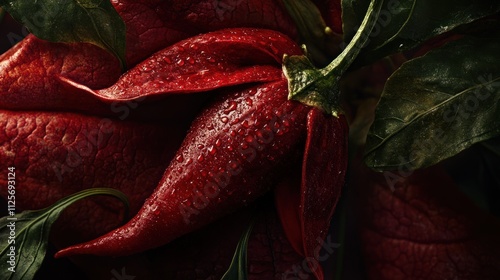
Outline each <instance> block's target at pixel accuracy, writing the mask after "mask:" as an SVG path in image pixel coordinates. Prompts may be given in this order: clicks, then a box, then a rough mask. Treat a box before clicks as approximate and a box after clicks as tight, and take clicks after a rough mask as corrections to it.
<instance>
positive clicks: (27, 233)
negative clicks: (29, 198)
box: [0, 188, 128, 280]
mask: <svg viewBox="0 0 500 280" xmlns="http://www.w3.org/2000/svg"><path fill="white" fill-rule="evenodd" d="M94 195H111V196H115V197H117V198H119V199H120V200H121V201H122V202H123V203H124V204H125V205H126V206H127V209H128V200H127V197H126V196H125V195H124V194H123V193H121V192H120V191H118V190H115V189H107V188H94V189H87V190H84V191H81V192H78V193H75V194H73V195H71V196H69V197H66V198H64V199H61V200H60V201H58V202H56V203H55V204H54V205H52V206H50V207H48V208H45V209H42V210H37V211H24V212H22V213H19V214H15V213H13V212H11V213H9V215H8V216H6V217H2V218H1V219H0V240H2V243H1V244H0V279H4V280H10V279H23V280H30V279H33V277H34V276H35V274H36V272H37V271H38V269H39V268H40V266H41V265H42V261H43V259H44V258H45V253H46V250H47V243H48V238H49V233H50V228H51V227H52V224H53V223H54V222H55V221H56V220H57V218H58V217H59V215H60V214H61V212H62V211H63V210H64V209H66V208H67V207H68V206H70V205H71V204H73V203H74V202H76V201H78V200H81V199H83V198H86V197H89V196H94ZM13 237H14V238H13ZM11 260H12V261H13V262H11V263H9V262H10V261H11Z"/></svg>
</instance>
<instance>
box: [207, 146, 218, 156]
mask: <svg viewBox="0 0 500 280" xmlns="http://www.w3.org/2000/svg"><path fill="white" fill-rule="evenodd" d="M208 152H209V153H210V154H211V155H214V154H215V153H216V152H217V149H216V148H215V147H214V146H211V147H209V148H208Z"/></svg>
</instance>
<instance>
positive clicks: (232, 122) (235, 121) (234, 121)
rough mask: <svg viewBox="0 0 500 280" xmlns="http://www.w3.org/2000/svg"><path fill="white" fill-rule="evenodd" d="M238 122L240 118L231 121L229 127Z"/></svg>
mask: <svg viewBox="0 0 500 280" xmlns="http://www.w3.org/2000/svg"><path fill="white" fill-rule="evenodd" d="M239 122H240V118H236V119H234V120H232V121H231V125H235V124H237V123H239Z"/></svg>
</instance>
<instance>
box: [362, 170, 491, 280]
mask: <svg viewBox="0 0 500 280" xmlns="http://www.w3.org/2000/svg"><path fill="white" fill-rule="evenodd" d="M358 171H361V172H363V173H357V175H356V176H354V177H353V178H355V184H354V185H355V186H356V190H357V192H358V193H359V195H360V197H361V200H360V204H359V207H360V209H361V210H362V211H361V214H362V222H361V224H362V235H361V236H362V240H363V249H364V253H365V258H366V259H365V260H366V261H365V262H366V265H367V269H368V274H369V276H370V279H498V275H500V222H499V221H498V219H496V218H494V217H492V216H490V215H489V214H488V213H486V212H485V211H483V210H481V209H479V208H478V207H476V206H475V205H474V204H473V203H472V201H471V200H470V199H469V198H467V197H466V196H465V195H464V194H463V193H461V192H460V191H459V190H458V188H457V187H456V185H455V183H454V182H453V180H452V179H451V178H450V177H449V176H448V175H447V174H446V172H445V171H444V169H442V167H440V166H436V167H431V168H429V169H425V170H418V171H415V172H414V173H413V174H411V176H409V177H405V178H404V180H403V181H401V182H399V183H397V184H396V185H395V187H394V192H392V191H391V188H390V187H389V185H388V184H387V181H386V179H385V177H384V175H383V174H377V173H374V172H372V171H369V170H366V169H364V170H363V169H361V170H358ZM359 174H365V175H366V176H364V177H362V176H360V175H359ZM392 174H396V175H398V173H397V172H395V173H392ZM398 176H399V175H398ZM391 178H394V177H391Z"/></svg>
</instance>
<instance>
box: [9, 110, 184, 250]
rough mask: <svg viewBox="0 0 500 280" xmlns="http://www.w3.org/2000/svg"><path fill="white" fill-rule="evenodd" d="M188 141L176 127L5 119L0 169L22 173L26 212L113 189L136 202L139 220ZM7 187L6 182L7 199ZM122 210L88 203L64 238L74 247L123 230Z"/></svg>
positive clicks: (70, 117)
mask: <svg viewBox="0 0 500 280" xmlns="http://www.w3.org/2000/svg"><path fill="white" fill-rule="evenodd" d="M183 134H184V132H183V129H182V128H176V127H175V126H173V125H170V126H169V127H168V128H166V127H165V126H152V125H144V124H139V123H133V122H122V121H111V120H109V119H100V118H95V117H87V116H82V115H78V114H71V113H40V112H29V111H19V112H13V111H0V158H1V159H2V160H1V162H0V167H1V168H3V169H4V170H6V169H7V168H8V167H10V166H14V167H16V178H17V179H16V180H17V182H16V183H17V189H16V207H17V208H18V209H19V210H25V209H40V208H44V207H47V206H50V205H51V204H53V203H55V202H56V201H57V200H59V199H61V198H63V197H65V196H68V195H70V194H72V193H74V192H77V191H79V190H82V189H87V188H92V187H111V188H119V189H120V190H121V191H123V192H124V193H125V194H126V195H127V196H128V197H129V199H130V203H131V204H130V207H131V211H132V212H134V213H135V212H137V210H138V209H139V207H140V206H141V205H142V202H143V201H144V199H145V198H146V197H147V196H148V195H149V194H150V193H151V191H152V190H153V189H154V187H155V186H156V184H157V182H158V180H159V179H160V178H161V174H162V173H163V171H164V169H165V166H166V165H167V163H168V161H169V160H170V158H172V156H173V153H172V150H174V149H175V148H176V147H178V145H179V144H180V141H181V139H182V136H183ZM5 180H6V178H0V183H1V186H0V190H1V195H2V196H3V197H6V196H7V189H6V188H7V187H6V186H7V182H5ZM122 210H123V205H120V203H119V202H117V201H116V200H112V199H111V200H108V199H105V200H97V199H94V200H86V201H85V202H84V203H83V204H80V206H78V207H76V206H75V207H73V208H72V209H70V210H68V211H66V212H65V214H64V215H63V216H62V217H61V220H62V221H66V222H68V221H72V222H70V223H64V222H61V223H60V225H61V228H60V231H63V232H65V234H64V235H63V236H62V238H64V239H68V237H69V241H70V242H75V240H85V239H88V238H91V237H96V236H98V235H100V234H103V233H104V232H106V231H108V230H110V229H111V228H113V227H114V226H116V225H117V224H118V223H120V222H121V219H123V216H122V215H121V214H122V213H121V212H122ZM58 240H59V241H61V240H60V239H58ZM69 241H66V242H61V243H65V244H67V243H68V242H69Z"/></svg>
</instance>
